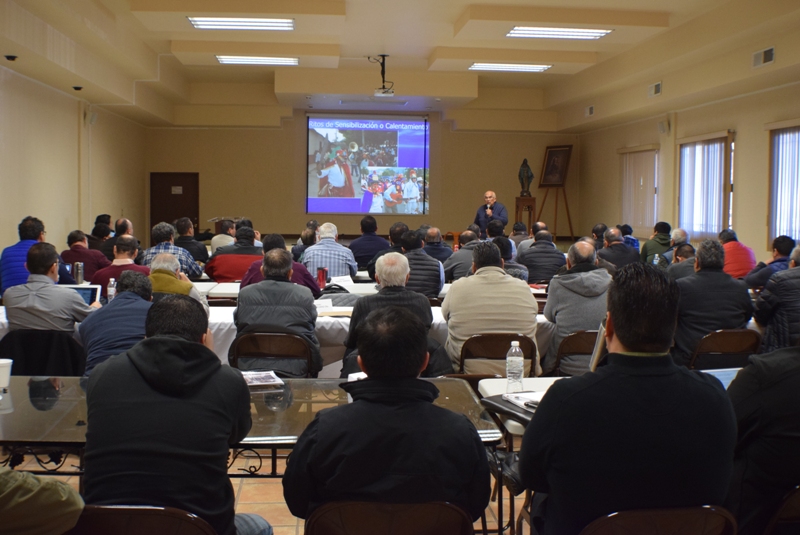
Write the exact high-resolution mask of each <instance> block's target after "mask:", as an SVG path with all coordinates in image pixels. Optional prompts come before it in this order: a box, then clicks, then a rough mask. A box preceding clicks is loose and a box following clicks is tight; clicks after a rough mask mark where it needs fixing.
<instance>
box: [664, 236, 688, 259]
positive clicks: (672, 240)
mask: <svg viewBox="0 0 800 535" xmlns="http://www.w3.org/2000/svg"><path fill="white" fill-rule="evenodd" d="M684 243H689V233H688V232H686V231H685V230H683V229H682V228H674V229H672V232H670V233H669V249H667V250H666V251H664V254H663V255H662V257H663V258H664V261H665V262H666V263H667V265H668V266H669V264H671V263H672V255H673V253H674V252H675V249H677V248H678V247H679V246H681V245H683V244H684ZM662 265H663V263H662Z"/></svg>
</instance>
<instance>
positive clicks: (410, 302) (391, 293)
mask: <svg viewBox="0 0 800 535" xmlns="http://www.w3.org/2000/svg"><path fill="white" fill-rule="evenodd" d="M408 277H409V268H408V259H407V258H406V257H405V256H403V255H401V254H399V253H387V254H385V255H383V256H381V257H380V258H378V262H377V263H376V265H375V279H376V280H377V281H378V284H379V285H380V287H381V289H380V291H379V292H378V293H377V294H375V295H367V296H364V297H362V298H360V299H359V300H358V301H356V304H355V306H354V307H353V313H352V315H351V316H350V330H349V332H348V334H347V340H345V343H344V345H345V346H346V348H347V349H345V353H346V354H345V357H344V361H343V364H342V373H341V377H342V378H347V376H348V375H349V374H351V373H356V372H359V371H361V369H360V368H359V367H358V362H357V361H356V357H357V356H358V326H359V325H361V323H362V322H363V321H364V319H365V318H366V317H367V316H368V315H369V313H370V312H372V311H373V310H378V309H379V308H386V307H388V306H401V307H404V308H406V309H408V310H410V311H411V312H413V313H414V315H416V316H417V317H418V318H419V319H420V320H422V322H423V323H424V324H425V325H426V327H427V329H428V330H430V327H431V323H433V314H432V313H431V303H430V301H428V298H426V297H425V296H424V295H422V294H418V293H417V292H412V291H411V290H409V289H408V288H406V283H407V282H408ZM439 346H440V345H439V343H438V342H436V340H434V339H432V338H430V337H429V338H428V352H429V353H430V354H431V355H433V354H434V351H436V350H437V349H438V348H439ZM452 369H453V366H452V365H451V364H450V360H449V359H447V358H440V359H439V361H438V362H436V361H435V359H433V360H432V361H431V362H430V363H429V364H428V367H427V368H426V369H425V370H424V371H423V375H424V376H425V377H438V376H439V375H443V374H446V373H452Z"/></svg>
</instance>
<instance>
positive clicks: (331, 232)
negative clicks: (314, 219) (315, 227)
mask: <svg viewBox="0 0 800 535" xmlns="http://www.w3.org/2000/svg"><path fill="white" fill-rule="evenodd" d="M338 235H339V231H338V229H337V228H336V225H334V224H333V223H323V224H321V225H320V226H319V239H322V238H335V237H336V236H338Z"/></svg>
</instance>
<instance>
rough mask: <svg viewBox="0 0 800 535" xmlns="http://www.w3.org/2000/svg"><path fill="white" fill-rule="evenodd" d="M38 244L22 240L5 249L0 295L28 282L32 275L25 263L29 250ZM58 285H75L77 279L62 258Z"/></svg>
mask: <svg viewBox="0 0 800 535" xmlns="http://www.w3.org/2000/svg"><path fill="white" fill-rule="evenodd" d="M36 243H38V242H37V241H36V240H21V241H18V242H17V243H15V244H14V245H11V246H9V247H6V248H5V249H3V255H2V256H0V295H3V293H4V292H5V291H6V288H10V287H12V286H17V285H18V284H25V283H26V282H28V275H30V273H28V270H27V269H26V268H25V262H27V260H28V250H29V249H30V248H31V247H33V246H34V245H35V244H36ZM58 283H59V284H75V279H73V278H72V275H70V273H69V271H67V266H66V264H64V261H63V260H61V257H60V256H59V257H58Z"/></svg>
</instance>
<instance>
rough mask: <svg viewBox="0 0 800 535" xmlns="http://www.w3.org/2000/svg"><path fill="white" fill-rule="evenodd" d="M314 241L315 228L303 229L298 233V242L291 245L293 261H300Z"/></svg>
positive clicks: (315, 238)
mask: <svg viewBox="0 0 800 535" xmlns="http://www.w3.org/2000/svg"><path fill="white" fill-rule="evenodd" d="M316 241H317V232H316V231H315V230H311V229H310V228H307V229H305V230H303V232H301V233H300V243H298V244H296V245H293V246H292V259H293V260H294V261H295V262H300V260H301V259H302V257H303V253H305V252H306V249H308V248H309V247H311V246H312V245H314V243H315V242H316Z"/></svg>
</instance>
